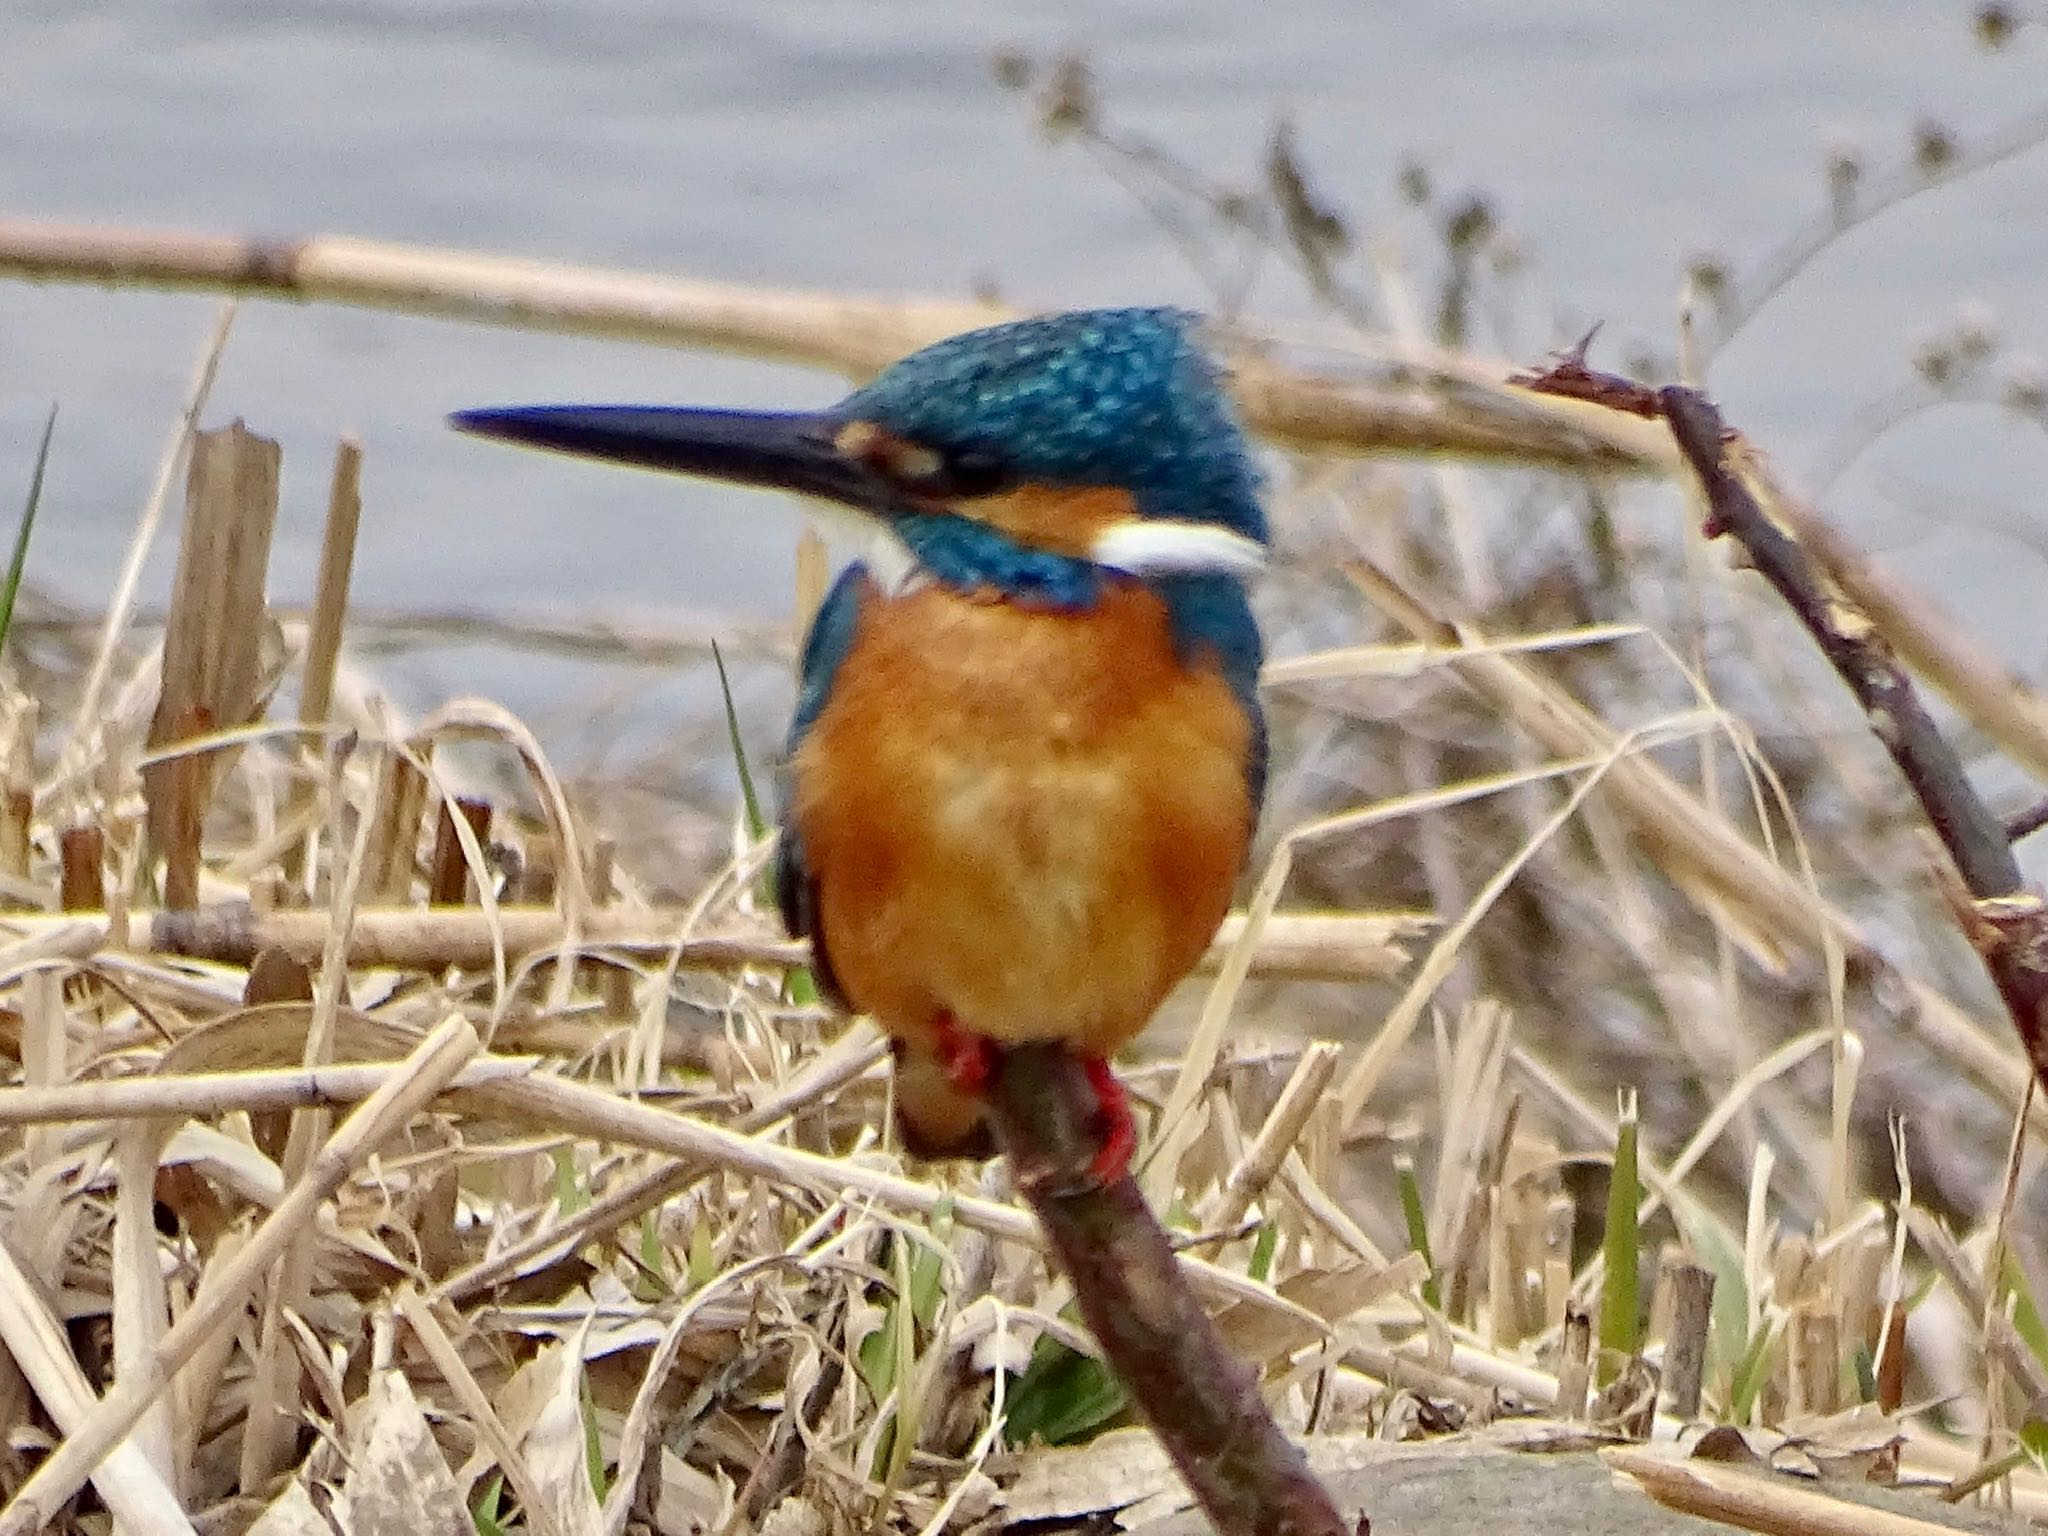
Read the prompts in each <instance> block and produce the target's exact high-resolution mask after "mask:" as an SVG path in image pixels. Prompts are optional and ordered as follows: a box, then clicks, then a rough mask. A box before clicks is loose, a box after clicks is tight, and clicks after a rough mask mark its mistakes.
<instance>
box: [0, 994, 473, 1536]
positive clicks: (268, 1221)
mask: <svg viewBox="0 0 2048 1536" xmlns="http://www.w3.org/2000/svg"><path fill="white" fill-rule="evenodd" d="M481 1049H482V1043H481V1042H480V1041H479V1040H478V1039H477V1034H476V1031H475V1030H474V1029H472V1028H471V1027H470V1026H469V1024H468V1022H467V1021H466V1020H463V1019H459V1018H458V1019H449V1020H448V1021H446V1022H445V1023H443V1024H442V1025H440V1026H439V1027H438V1028H437V1029H435V1030H434V1031H432V1032H431V1033H430V1034H428V1035H427V1036H426V1037H425V1038H424V1039H423V1040H421V1041H420V1045H419V1049H417V1050H416V1051H414V1052H413V1053H412V1055H411V1056H410V1057H408V1058H407V1061H406V1069H405V1071H403V1072H402V1073H400V1074H399V1075H397V1076H396V1077H394V1078H392V1079H391V1080H390V1081H389V1082H387V1083H385V1084H384V1085H383V1086H382V1087H380V1088H379V1089H378V1090H377V1091H376V1092H375V1093H374V1094H372V1095H371V1096H370V1097H369V1098H368V1099H366V1100H365V1101H364V1102H363V1104H362V1105H361V1106H360V1107H359V1108H358V1109H357V1110H356V1111H355V1113H354V1114H352V1115H350V1116H349V1117H348V1119H347V1120H345V1121H343V1122H342V1125H341V1127H340V1129H338V1130H337V1131H336V1132H335V1133H334V1135H333V1137H332V1138H331V1139H330V1140H329V1141H328V1142H327V1144H326V1145H325V1146H324V1147H322V1148H321V1149H320V1152H319V1155H318V1156H317V1157H316V1158H315V1159H314V1160H313V1164H312V1166H311V1167H310V1168H309V1169H308V1170H307V1174H306V1177H304V1178H302V1179H300V1180H299V1181H298V1182H297V1183H296V1184H294V1185H292V1187H291V1188H290V1189H288V1190H287V1191H286V1192H285V1195H284V1198H283V1199H282V1200H280V1201H279V1202H278V1204H277V1206H276V1208H275V1209H274V1210H272V1211H271V1213H270V1214H269V1215H268V1216H267V1217H265V1218H264V1220H263V1222H262V1224H261V1225H260V1226H258V1227H257V1229H256V1231H255V1233H254V1234H253V1235H252V1236H251V1237H250V1239H249V1242H248V1245H247V1246H246V1247H244V1248H243V1249H242V1250H241V1251H240V1252H238V1253H237V1254H236V1255H235V1257H234V1258H233V1259H232V1260H230V1261H229V1262H228V1263H227V1264H225V1265H221V1266H218V1267H216V1268H213V1269H211V1270H209V1271H208V1272H207V1276H206V1279H205V1281H204V1282H203V1283H202V1284H201V1285H200V1288H199V1291H198V1293H197V1294H196V1295H194V1296H193V1298H192V1302H191V1305H190V1306H189V1307H188V1308H187V1309H186V1311H185V1313H184V1315H183V1316H182V1317H180V1318H179V1319H178V1321H177V1322H175V1323H174V1324H172V1325H171V1327H170V1328H169V1329H168V1330H167V1331H166V1332H165V1334H164V1336H163V1338H162V1339H161V1340H160V1341H159V1342H158V1343H157V1346H156V1348H155V1349H154V1350H152V1351H151V1352H150V1355H149V1357H148V1360H147V1362H146V1369H143V1370H140V1371H136V1372H133V1373H124V1374H123V1375H122V1376H120V1377H119V1378H117V1379H116V1381H115V1382H114V1385H113V1388H112V1390H110V1391H109V1392H108V1393H107V1395H106V1396H105V1397H103V1398H102V1399H101V1400H100V1402H99V1405H98V1406H97V1407H96V1408H94V1410H93V1411H92V1413H91V1415H90V1416H89V1417H88V1418H87V1420H86V1421H85V1423H84V1424H82V1425H81V1426H79V1428H78V1429H77V1430H76V1431H74V1432H73V1433H72V1434H71V1435H69V1436H67V1437H66V1438H65V1439H64V1440H63V1441H61V1442H60V1443H59V1444H58V1446H57V1448H56V1449H55V1450H53V1451H52V1452H51V1453H50V1455H49V1456H48V1458H47V1459H45V1460H44V1462H43V1464H42V1465H41V1466H39V1467H37V1468H36V1470H35V1472H34V1473H33V1474H31V1475H30V1477H29V1478H28V1480H27V1481H26V1482H24V1483H23V1484H22V1485H21V1488H20V1490H19V1491H18V1492H17V1493H16V1494H15V1496H14V1497H13V1498H12V1499H11V1500H9V1501H8V1503H7V1506H6V1508H5V1509H4V1510H0V1536H34V1533H35V1532H37V1531H41V1530H45V1529H48V1528H49V1526H50V1524H51V1522H52V1521H53V1520H54V1518H55V1516H56V1514H57V1511H58V1510H59V1509H60V1508H61V1507H62V1506H63V1505H64V1503H65V1501H66V1500H68V1499H69V1498H70V1497H71V1496H72V1495H73V1494H74V1493H76V1492H77V1491H78V1489H79V1487H80V1486H81V1485H82V1484H83V1483H84V1482H85V1480H86V1479H87V1478H88V1477H90V1476H91V1475H92V1471H93V1469H94V1468H95V1467H97V1466H98V1465H99V1464H100V1462H101V1460H102V1459H103V1458H104V1457H105V1456H106V1455H107V1453H108V1452H109V1451H110V1450H112V1449H113V1448H114V1447H115V1446H116V1445H118V1444H119V1443H120V1442H121V1440H122V1438H123V1437H124V1436H125V1435H126V1434H127V1433H128V1431H129V1430H130V1429H131V1428H132V1427H133V1426H134V1424H135V1422H136V1421H137V1420H138V1419H140V1418H141V1417H142V1415H143V1414H144V1413H146V1412H147V1411H148V1410H149V1407H150V1405H151V1404H152V1403H154V1402H155V1401H156V1400H157V1399H158V1398H159V1397H161V1396H162V1395H163V1394H164V1393H165V1392H168V1391H169V1390H170V1388H171V1383H172V1381H173V1380H174V1379H175V1377H176V1376H177V1374H178V1371H179V1369H180V1368H181V1367H182V1366H183V1365H184V1364H185V1362H186V1361H188V1360H190V1359H191V1358H192V1356H193V1354H194V1352H195V1351H197V1350H198V1349H199V1348H200V1346H201V1345H203V1344H205V1343H206V1342H207V1340H209V1339H210V1338H212V1337H213V1336H214V1335H215V1334H217V1333H218V1332H219V1331H220V1330H221V1329H223V1328H227V1327H231V1326H233V1325H234V1323H235V1322H236V1320H237V1319H238V1318H240V1317H241V1316H242V1315H243V1311H244V1309H245V1308H246V1307H247V1305H248V1300H249V1295H250V1293H251V1292H252V1291H253V1290H254V1289H255V1287H256V1285H257V1283H258V1282H259V1281H260V1280H261V1279H262V1277H263V1275H264V1274H265V1273H266V1272H267V1271H268V1270H269V1269H270V1266H271V1265H272V1264H273V1263H274V1262H275V1261H276V1260H277V1258H278V1257H279V1256H280V1255H281V1254H282V1253H283V1252H284V1250H285V1248H286V1247H287V1246H288V1245H289V1244H290V1243H291V1242H292V1241H293V1240H294V1239H295V1238H296V1237H297V1236H298V1235H299V1234H300V1232H301V1231H302V1230H305V1229H308V1228H310V1227H311V1225H312V1223H313V1219H314V1215H315V1213H316V1212H317V1211H318V1210H319V1208H320V1203H321V1202H322V1201H323V1200H326V1199H327V1198H328V1197H329V1196H331V1195H332V1194H333V1193H334V1192H335V1191H336V1190H337V1189H339V1188H340V1187H341V1185H342V1182H343V1181H344V1180H346V1179H347V1178H349V1177H350V1176H351V1175H352V1174H354V1173H355V1172H356V1170H357V1169H359V1168H360V1167H361V1166H362V1165H363V1164H364V1163H365V1162H366V1161H368V1159H369V1157H370V1155H371V1154H372V1153H374V1152H375V1151H376V1150H377V1149H378V1148H379V1147H380V1146H381V1145H383V1143H384V1142H385V1141H387V1140H389V1139H390V1137H392V1136H393V1135H395V1134H396V1133H397V1132H399V1131H400V1130H402V1129H404V1127H405V1125H406V1123H407V1122H408V1121H410V1120H411V1119H412V1117H413V1115H414V1114H415V1113H417V1112H418V1111H419V1110H420V1109H421V1108H422V1107H424V1106H425V1105H426V1104H427V1103H428V1101H430V1100H431V1099H432V1098H433V1097H434V1096H435V1095H436V1094H438V1093H440V1092H441V1091H442V1090H443V1089H444V1088H446V1087H447V1085H448V1083H449V1082H450V1081H451V1080H452V1079H453V1078H454V1077H455V1076H456V1075H457V1074H458V1073H460V1072H461V1070H462V1069H463V1067H465V1066H466V1065H468V1063H469V1061H470V1059H471V1058H472V1057H474V1056H475V1055H476V1054H477V1053H478V1051H479V1050H481Z"/></svg>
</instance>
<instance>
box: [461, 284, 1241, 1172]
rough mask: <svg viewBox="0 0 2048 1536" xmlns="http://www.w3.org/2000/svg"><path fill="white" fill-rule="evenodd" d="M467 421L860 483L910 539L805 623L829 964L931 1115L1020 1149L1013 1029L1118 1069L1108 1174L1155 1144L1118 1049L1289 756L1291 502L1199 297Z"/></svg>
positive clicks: (1101, 1127)
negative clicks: (1272, 714) (748, 377)
mask: <svg viewBox="0 0 2048 1536" xmlns="http://www.w3.org/2000/svg"><path fill="white" fill-rule="evenodd" d="M450 420H451V422H452V424H453V425H454V426H455V427H456V428H458V429H459V430H461V431H464V432H468V433H472V434H479V435H482V436H484V437H488V438H494V439H500V440H505V441H509V442H513V443H517V444H523V445H526V446H531V447H538V448H544V449H551V450H555V451H557V452H562V453H568V454H573V455H579V456H583V457H587V458H594V459H597V460H602V461H607V462H610V463H615V464H623V465H632V466H638V467H642V468H651V469H656V470H664V471H670V472H676V473H682V474H687V475H695V476H704V477H710V478H713V479H717V480H722V481H727V482H736V483H739V484H744V485H751V486H757V487H764V488H772V489H777V490H782V491H785V492H795V493H798V494H800V495H802V496H806V497H811V498H817V499H821V500H823V501H826V502H830V503H834V504H836V505H837V506H838V507H840V508H843V509H850V510H851V511H853V512H854V513H855V514H857V515H858V516H859V517H860V518H862V519H863V520H864V521H866V522H868V523H870V524H872V525H874V526H875V527H878V528H879V529H880V530H882V531H883V532H885V533H886V534H888V535H890V536H893V540H894V542H895V543H896V544H898V545H899V546H900V552H901V553H906V554H907V555H908V557H909V558H908V563H907V567H906V569H905V570H904V571H903V573H902V574H901V576H900V578H892V579H884V577H883V576H881V575H880V574H878V573H877V572H876V571H875V570H874V569H871V568H870V566H869V564H868V563H867V562H866V561H859V560H857V561H854V562H852V563H850V564H849V565H848V566H847V567H846V568H845V569H844V570H843V571H842V572H841V573H840V574H839V575H838V577H837V578H836V580H835V581H834V583H833V584H832V586H831V587H830V589H829V591H828V594H827V596H826V597H825V599H824V601H823V603H822V604H821V605H820V607H819V609H818V611H817V613H816V615H815V618H814V619H813V621H812V623H811V625H810V628H809V630H808V632H807V634H806V636H805V639H804V642H803V645H802V647H801V653H800V657H801V659H800V668H799V677H798V684H797V697H796V704H795V709H794V714H793V719H792V722H791V727H790V731H789V735H788V740H787V752H786V757H785V762H784V765H783V766H782V767H781V769H780V770H779V778H780V781H781V786H782V796H781V799H782V806H781V812H780V824H779V840H778V846H777V853H776V860H775V885H776V890H777V897H778V904H779V906H780V909H781V914H782V917H783V920H784V922H785V924H786V925H787V927H788V928H789V930H790V932H791V933H792V935H794V936H798V937H801V938H805V939H808V940H809V941H810V945H811V951H812V957H813V972H814V974H815V976H816V978H817V980H818V982H819V985H820V987H821V990H822V991H823V992H824V994H825V995H826V996H827V998H828V999H830V1000H831V1001H833V1002H834V1003H836V1004H837V1005H838V1006H840V1007H842V1008H844V1009H847V1010H849V1011H852V1012H855V1013H861V1014H866V1015H868V1016H870V1017H872V1018H873V1019H874V1020H875V1021H876V1022H877V1023H878V1024H879V1025H880V1026H881V1027H882V1029H883V1030H884V1031H885V1032H886V1033H887V1035H888V1037H889V1039H890V1043H891V1048H892V1050H893V1053H894V1063H893V1072H894V1078H895V1083H894V1094H893V1097H894V1103H895V1110H896V1120H897V1124H898V1126H899V1131H900V1134H901V1137H902V1141H903V1145H904V1146H905V1148H906V1149H907V1150H908V1151H909V1152H911V1153H912V1154H913V1155H916V1156H921V1157H927V1158H944V1157H980V1156H986V1155H989V1153H990V1152H991V1151H992V1150H993V1141H992V1137H991V1134H990V1131H989V1126H988V1117H987V1095H988V1093H989V1092H990V1091H991V1089H992V1087H993V1085H994V1084H995V1081H996V1078H997V1074H999V1073H1000V1071H1001V1068H1002V1062H1003V1053H1004V1051H1005V1050H1006V1049H1008V1048H1011V1047H1014V1046H1017V1045H1019V1044H1022V1043H1025V1042H1057V1043H1058V1045H1059V1046H1060V1047H1061V1048H1063V1049H1064V1050H1066V1051H1067V1052H1068V1053H1070V1054H1071V1055H1073V1056H1074V1057H1076V1058H1077V1059H1078V1060H1080V1061H1081V1062H1082V1063H1083V1064H1084V1065H1085V1068H1086V1075H1087V1081H1088V1082H1089V1084H1090V1085H1091V1087H1092V1089H1093V1091H1094V1093H1095V1096H1096V1100H1097V1103H1096V1105H1095V1107H1094V1110H1093V1114H1092V1116H1091V1120H1092V1128H1093V1130H1094V1133H1095V1135H1096V1138H1097V1144H1096V1149H1095V1150H1094V1151H1093V1152H1092V1154H1091V1155H1090V1157H1089V1159H1088V1162H1087V1166H1086V1167H1085V1168H1083V1169H1081V1170H1079V1171H1078V1172H1079V1176H1080V1177H1081V1178H1082V1179H1083V1180H1084V1182H1086V1183H1090V1184H1093V1185H1096V1186H1103V1185H1107V1184H1108V1183H1111V1182H1113V1181H1115V1180H1117V1179H1120V1178H1122V1177H1124V1176H1125V1175H1126V1173H1127V1172H1128V1169H1129V1166H1130V1163H1131V1159H1132V1157H1133V1155H1134V1153H1135V1151H1136V1149H1137V1133H1136V1126H1135V1122H1134V1119H1133V1116H1132V1113H1131V1109H1130V1105H1129V1101H1128V1099H1127V1097H1126V1095H1125V1092H1124V1090H1123V1088H1122V1085H1121V1084H1120V1082H1119V1080H1118V1079H1117V1077H1116V1074H1115V1072H1114V1070H1113V1068H1112V1067H1111V1065H1110V1062H1111V1059H1112V1058H1113V1057H1114V1056H1115V1055H1116V1053H1117V1052H1118V1051H1119V1050H1120V1049H1121V1048H1122V1047H1123V1046H1124V1045H1125V1044H1126V1043H1127V1042H1129V1041H1130V1040H1131V1039H1132V1038H1133V1037H1135V1036H1136V1035H1137V1034H1138V1032H1139V1031H1140V1030H1142V1029H1143V1028H1144V1026H1145V1025H1146V1023H1147V1022H1148V1021H1149V1020H1150V1019H1151V1018H1152V1016H1153V1014H1154V1013H1155V1012H1156V1011H1157V1010H1158V1008H1159V1006H1160V1004H1161V1003H1162V1002H1163V1000H1164V999H1165V997H1166V995H1167V993H1168V992H1169V991H1170V990H1171V989H1172V988H1173V986H1174V985H1175V984H1176V983H1178V982H1179V981H1180V980H1181V979H1182V978H1184V977H1185V976H1186V975H1187V974H1188V973H1189V972H1190V971H1191V970H1192V969H1193V967H1194V966H1195V964H1196V962H1197V961H1198V959H1199V958H1200V957H1201V955H1202V954H1203V953H1204V951H1205V949H1206V948H1207V946H1208V944H1209V942H1210V940H1211V939H1212V938H1213V936H1214V934H1215V931H1216V928H1217V926H1218V924H1219V923H1220V922H1221V920H1222V919H1223V917H1224V915H1225V913H1226V912H1227V911H1228V908H1229V903H1230V900H1231V896H1232V892H1233V890H1234V887H1235V885H1236V882H1237V879H1238V877H1239V875H1240V874H1241V872H1242V870H1243V868H1244V865H1245V863H1246V861H1247V858H1248V856H1249V850H1250V848H1251V845H1252V840H1253V837H1254V834H1255V829H1256V826H1257V822H1258V817H1259V812H1260V808H1261V804H1262V802H1263V800H1264V796H1265V781H1266V774H1267V732H1266V724H1265V720H1264V717H1263V715H1262V713H1261V711H1260V706H1259V699H1258V692H1257V689H1258V674H1259V668H1260V665H1261V661H1262V656H1263V646H1262V641H1261V636H1260V630H1259V625H1258V622H1257V620H1256V618H1255V616H1254V612H1253V608H1252V604H1251V595H1250V584H1251V582H1252V581H1253V580H1254V578H1256V576H1257V575H1258V573H1259V572H1260V571H1261V570H1262V569H1263V567H1264V566H1265V564H1266V562H1267V558H1268V553H1269V549H1270V534H1269V530H1268V524H1267V518H1266V514H1265V510H1264V507H1263V504H1262V502H1261V498H1260V489H1261V481H1260V475H1259V472H1258V469H1257V464H1256V459H1255V456H1254V454H1253V451H1252V448H1251V445H1250V443H1249V440H1248V438H1247V435H1246V433H1245V430H1244V428H1243V426H1242V425H1241V424H1240V422H1239V420H1238V418H1237V416H1236V414H1235V411H1234V408H1233V406H1232V403H1231V401H1230V399H1229V396H1228V394H1227V391H1226V388H1225V380H1224V376H1223V373H1222V370H1221V368H1220V366H1219V364H1218V363H1217V361H1216V360H1215V358H1214V356H1213V354H1212V353H1211V352H1210V350H1209V349H1208V346H1207V344H1206V341H1205V332H1204V325H1203V322H1202V320H1201V318H1200V317H1199V316H1198V315H1195V314H1193V313H1190V312H1187V311H1183V310H1178V309H1169V308H1124V309H1095V310H1070V311H1063V312H1056V313H1051V314H1045V315H1039V316H1035V317H1031V318H1027V319H1022V320H1015V321H1010V322H1007V323H1003V324H999V325H994V326H991V327H987V328H984V329H978V330H973V331H968V332H966V333H964V334H960V335H955V336H951V337H948V338H946V339H944V340H941V341H938V342H935V343H933V344H931V345H929V346H927V347H925V348H924V349H922V350H920V351H917V352H913V353H911V354H910V355H909V356H907V357H904V358H902V359H901V360H900V361H898V362H896V363H894V364H892V365H890V366H889V367H887V368H886V369H884V370H883V371H882V372H880V373H879V374H878V375H876V376H875V378H874V379H873V380H872V382H870V383H868V384H866V385H865V386H864V387H861V388H858V389H856V390H855V391H854V392H853V393H852V394H850V395H848V396H847V397H845V398H844V399H842V400H841V401H840V402H839V403H838V404H836V405H832V406H829V407H826V408H824V409H822V410H802V411H742V410H726V409H716V408H704V407H696V406H676V405H524V406H509V407H501V408H486V409H477V410H466V411H460V412H457V413H455V414H454V415H453V416H452V417H451V418H450Z"/></svg>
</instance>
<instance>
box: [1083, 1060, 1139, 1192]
mask: <svg viewBox="0 0 2048 1536" xmlns="http://www.w3.org/2000/svg"><path fill="white" fill-rule="evenodd" d="M1087 1068H1088V1085H1089V1086H1090V1087H1091V1088H1093V1089H1094V1090H1095V1118H1096V1121H1097V1123H1098V1124H1099V1125H1100V1126H1101V1129H1102V1145H1101V1146H1100V1147H1098V1148H1097V1149H1096V1152H1095V1156H1094V1157H1092V1158H1090V1159H1089V1162H1088V1182H1089V1183H1090V1184H1092V1185H1093V1186H1094V1187H1095V1188H1097V1189H1102V1188H1105V1187H1107V1186H1108V1185H1111V1184H1114V1183H1116V1182H1117V1180H1119V1179H1121V1178H1123V1177H1124V1176H1125V1175H1127V1174H1128V1173H1129V1172H1130V1171H1131V1158H1132V1157H1133V1156H1134V1155H1135V1154H1136V1153H1137V1150H1138V1125H1137V1122H1136V1121H1135V1120H1133V1119H1132V1118H1131V1101H1130V1096H1129V1095H1128V1094H1126V1093H1125V1092H1124V1085H1123V1083H1122V1082H1121V1081H1119V1080H1118V1078H1117V1075H1116V1069H1115V1068H1114V1067H1112V1066H1111V1065H1110V1064H1109V1062H1108V1061H1107V1060H1106V1059H1105V1058H1103V1057H1101V1056H1090V1057H1089V1058H1088V1059H1087Z"/></svg>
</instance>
